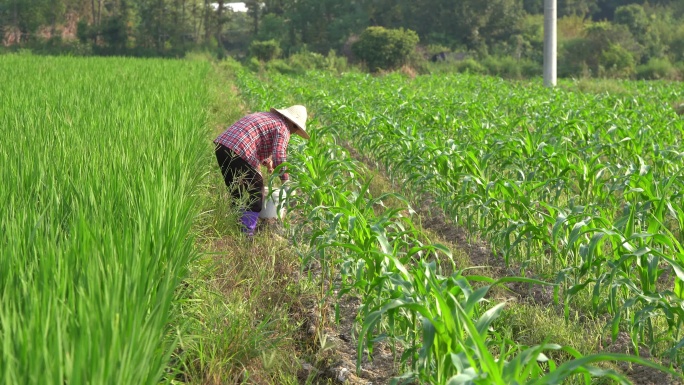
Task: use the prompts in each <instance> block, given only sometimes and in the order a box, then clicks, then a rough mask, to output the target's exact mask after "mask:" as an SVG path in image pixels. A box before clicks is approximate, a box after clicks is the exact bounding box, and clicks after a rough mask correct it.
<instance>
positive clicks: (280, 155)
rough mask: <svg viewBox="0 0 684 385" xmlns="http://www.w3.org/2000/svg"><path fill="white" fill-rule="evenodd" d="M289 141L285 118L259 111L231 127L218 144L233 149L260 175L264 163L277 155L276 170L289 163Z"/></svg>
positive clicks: (275, 158)
mask: <svg viewBox="0 0 684 385" xmlns="http://www.w3.org/2000/svg"><path fill="white" fill-rule="evenodd" d="M289 141H290V130H289V129H288V128H287V124H286V123H285V120H284V118H283V117H282V116H280V115H279V114H276V113H273V112H257V113H254V114H251V115H247V116H245V117H243V118H242V119H240V120H238V121H237V122H235V123H234V124H233V125H232V126H230V127H228V129H226V130H225V131H223V132H222V133H221V135H219V136H218V138H216V139H215V140H214V143H216V144H221V145H223V146H225V147H228V148H229V149H231V150H233V152H234V153H235V154H236V155H238V156H240V158H242V159H244V160H245V161H246V162H247V163H249V164H250V166H252V167H254V169H255V170H257V172H260V165H261V162H262V161H263V160H264V159H267V158H268V157H270V156H273V167H274V168H275V167H278V166H279V165H280V164H281V163H283V162H285V161H286V160H287V144H288V143H289ZM280 179H281V180H283V181H286V180H288V179H289V175H288V174H287V173H286V172H283V174H282V175H281V176H280Z"/></svg>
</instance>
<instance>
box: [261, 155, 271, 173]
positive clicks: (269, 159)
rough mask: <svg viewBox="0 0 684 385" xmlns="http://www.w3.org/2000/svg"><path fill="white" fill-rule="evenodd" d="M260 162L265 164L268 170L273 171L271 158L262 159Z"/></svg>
mask: <svg viewBox="0 0 684 385" xmlns="http://www.w3.org/2000/svg"><path fill="white" fill-rule="evenodd" d="M261 164H262V165H264V166H266V168H267V169H268V172H273V160H272V159H271V158H266V159H264V160H263V161H262V162H261Z"/></svg>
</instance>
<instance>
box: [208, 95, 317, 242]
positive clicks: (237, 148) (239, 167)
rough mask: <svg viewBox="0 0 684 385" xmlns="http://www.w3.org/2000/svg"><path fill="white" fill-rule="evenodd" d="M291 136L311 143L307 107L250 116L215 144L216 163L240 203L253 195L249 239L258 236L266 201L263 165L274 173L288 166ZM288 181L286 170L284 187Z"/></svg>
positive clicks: (246, 216) (245, 216) (247, 217)
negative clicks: (281, 165) (261, 213)
mask: <svg viewBox="0 0 684 385" xmlns="http://www.w3.org/2000/svg"><path fill="white" fill-rule="evenodd" d="M291 134H297V135H299V136H301V137H302V138H304V139H309V134H307V133H306V107H304V106H300V105H295V106H292V107H289V108H285V109H275V108H271V111H270V112H257V113H254V114H250V115H247V116H245V117H243V118H241V119H240V120H238V121H237V122H235V123H234V124H233V125H232V126H230V127H228V129H226V130H225V131H223V133H221V135H219V136H218V138H216V140H214V143H215V144H216V160H217V161H218V164H219V166H220V167H221V173H222V174H223V180H224V181H225V182H226V186H228V188H229V189H230V190H231V194H232V196H233V198H234V199H236V200H237V199H240V198H241V197H243V196H244V195H243V194H245V193H246V194H248V195H249V202H248V206H247V208H246V209H245V211H243V213H242V219H241V222H242V226H243V228H242V231H243V232H244V233H245V234H247V235H249V236H252V235H254V230H255V229H256V225H257V221H258V220H259V212H260V211H261V207H262V204H263V199H264V178H263V177H262V176H261V172H260V171H259V165H264V166H266V167H267V168H268V171H269V172H273V169H274V168H276V167H278V166H279V165H280V164H281V163H283V162H285V161H286V160H287V145H288V143H289V141H290V135H291ZM288 179H289V176H288V174H287V173H286V172H285V170H284V169H283V171H282V172H281V174H280V180H281V181H283V183H284V182H287V180H288Z"/></svg>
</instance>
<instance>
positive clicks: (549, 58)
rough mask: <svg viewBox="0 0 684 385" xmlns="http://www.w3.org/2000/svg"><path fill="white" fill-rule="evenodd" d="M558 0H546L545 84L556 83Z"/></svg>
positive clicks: (551, 84)
mask: <svg viewBox="0 0 684 385" xmlns="http://www.w3.org/2000/svg"><path fill="white" fill-rule="evenodd" d="M556 9H557V7H556V0H544V86H545V87H554V86H555V85H556V62H557V54H556V52H557V47H558V45H557V39H556V38H557V33H556V31H557V30H556V17H557V11H556Z"/></svg>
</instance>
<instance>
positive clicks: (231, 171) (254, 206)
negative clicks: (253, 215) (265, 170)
mask: <svg viewBox="0 0 684 385" xmlns="http://www.w3.org/2000/svg"><path fill="white" fill-rule="evenodd" d="M216 160H217V161H218V164H219V166H220V167H221V174H222V175H223V181H224V182H226V186H228V189H229V190H230V193H231V195H232V196H233V199H235V200H236V201H237V202H244V199H245V196H248V197H249V198H247V202H246V205H247V209H248V210H249V211H254V212H260V211H261V207H262V204H263V199H264V197H263V193H264V179H263V178H262V177H261V174H259V173H258V172H257V170H255V169H254V167H252V166H251V165H250V164H249V163H247V162H246V161H245V160H244V159H242V158H240V157H239V156H237V155H236V154H235V153H234V152H233V151H232V150H231V149H229V148H228V147H224V146H222V145H220V144H219V145H217V147H216Z"/></svg>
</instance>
